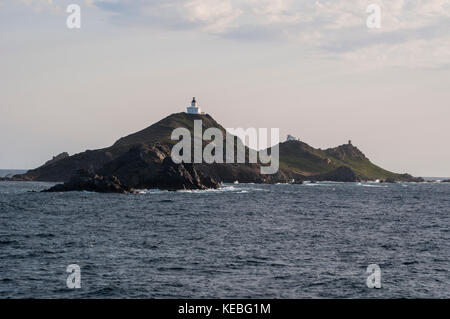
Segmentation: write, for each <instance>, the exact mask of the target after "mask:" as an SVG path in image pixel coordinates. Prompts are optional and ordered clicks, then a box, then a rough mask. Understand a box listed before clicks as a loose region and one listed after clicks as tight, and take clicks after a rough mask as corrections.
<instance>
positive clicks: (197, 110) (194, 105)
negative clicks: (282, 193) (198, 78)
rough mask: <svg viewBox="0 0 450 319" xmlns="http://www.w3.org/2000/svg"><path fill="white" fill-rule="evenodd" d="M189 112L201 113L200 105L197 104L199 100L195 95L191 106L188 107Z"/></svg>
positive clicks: (187, 111)
mask: <svg viewBox="0 0 450 319" xmlns="http://www.w3.org/2000/svg"><path fill="white" fill-rule="evenodd" d="M186 113H187V114H201V113H202V112H201V110H200V107H199V106H198V104H197V101H196V100H195V97H193V98H192V102H191V106H188V107H187V110H186Z"/></svg>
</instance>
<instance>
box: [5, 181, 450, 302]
mask: <svg viewBox="0 0 450 319" xmlns="http://www.w3.org/2000/svg"><path fill="white" fill-rule="evenodd" d="M52 185H53V184H52V183H37V182H28V183H27V182H0V298H449V297H450V183H396V184H384V183H331V182H320V183H313V184H312V183H311V184H308V183H307V184H303V185H286V184H279V185H259V184H227V185H224V186H223V187H222V188H220V189H218V190H206V191H178V192H168V191H160V190H141V191H139V194H135V195H117V194H98V193H90V192H69V193H40V192H39V191H41V190H44V189H46V188H49V187H50V186H52ZM69 265H72V266H70V267H69ZM73 265H75V266H73ZM370 265H377V266H375V268H373V267H374V266H370ZM369 266H370V267H369ZM74 267H75V268H74ZM377 267H379V268H377ZM368 269H369V272H368ZM373 269H378V270H377V274H376V275H377V280H379V283H380V288H373V284H372V285H370V284H369V285H368V281H369V283H370V282H372V283H373V281H371V280H372V279H373V278H374V277H373V276H374V274H372V271H373ZM78 270H79V271H78ZM74 276H75V277H74ZM369 277H370V278H372V279H370V278H369ZM74 278H75V279H74ZM368 278H369V279H370V280H368ZM74 282H78V283H79V287H80V288H74V286H73V283H74Z"/></svg>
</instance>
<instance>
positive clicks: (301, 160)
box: [14, 113, 415, 189]
mask: <svg viewBox="0 0 450 319" xmlns="http://www.w3.org/2000/svg"><path fill="white" fill-rule="evenodd" d="M194 120H202V124H203V128H202V129H203V131H204V130H206V129H208V128H212V127H214V128H218V129H220V130H221V131H222V133H223V136H224V138H225V136H226V131H225V129H224V128H223V127H222V126H221V125H220V124H219V123H217V122H216V121H215V120H214V119H213V118H212V117H211V116H209V115H196V114H186V113H176V114H172V115H170V116H168V117H166V118H164V119H162V120H161V121H159V122H157V123H155V124H153V125H151V126H149V127H147V128H145V129H143V130H141V131H139V132H136V133H133V134H130V135H128V136H126V137H123V138H120V139H119V140H117V141H116V142H115V143H114V144H113V145H112V146H110V147H107V148H104V149H99V150H93V151H85V152H83V153H79V154H76V155H73V156H66V154H64V153H63V155H61V156H58V157H55V158H54V159H53V160H51V161H49V162H47V163H46V164H45V165H43V166H41V167H39V168H36V169H33V170H30V171H28V172H27V173H25V174H21V175H16V176H14V179H15V180H28V181H51V182H67V181H69V180H70V178H71V177H72V176H73V175H74V173H75V172H77V171H79V170H80V169H85V170H89V171H91V172H95V173H97V174H99V175H100V176H115V177H117V178H118V179H119V180H120V182H121V183H122V184H124V185H126V186H127V187H130V188H166V189H177V187H178V188H188V189H193V188H194V189H195V188H203V187H216V186H217V182H233V181H235V180H239V181H240V182H253V183H275V182H290V181H291V180H292V179H295V180H314V179H317V180H320V179H323V178H326V177H327V176H328V177H329V178H331V177H332V178H334V179H336V180H339V176H344V177H345V178H343V179H345V180H348V179H352V177H353V174H354V177H356V179H359V180H374V179H381V180H395V181H413V180H415V179H414V178H413V177H412V176H410V175H406V174H404V175H400V174H395V173H392V172H389V171H387V170H384V169H382V168H380V167H378V166H376V165H374V164H373V163H371V162H370V160H369V159H367V158H366V156H365V155H364V154H363V153H362V152H361V151H360V150H359V149H358V148H356V147H355V146H353V145H351V144H346V145H341V146H339V147H336V148H331V149H327V150H320V149H315V148H313V147H311V146H309V145H308V144H306V143H303V142H300V141H288V142H284V143H280V144H279V147H280V148H279V150H280V170H279V172H278V173H277V174H274V175H261V173H260V165H259V164H217V163H215V164H205V163H202V164H193V165H192V164H181V165H178V166H177V165H175V166H173V165H169V164H170V163H169V160H170V162H172V161H171V159H170V152H171V149H172V147H173V145H174V144H176V143H177V141H173V140H171V134H172V132H173V130H174V129H176V128H179V127H184V128H187V129H188V130H189V131H190V132H191V134H193V131H194ZM235 139H236V142H237V143H242V142H241V141H240V140H239V139H238V138H235ZM206 144H208V142H204V143H203V146H205V145H206ZM224 145H225V143H224ZM224 154H225V152H224ZM172 163H173V162H172ZM246 163H248V148H246ZM341 167H345V168H346V169H339V168H341ZM338 169H339V170H338ZM349 170H350V171H351V172H352V173H350V172H349ZM340 174H343V175H340Z"/></svg>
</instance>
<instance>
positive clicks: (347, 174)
mask: <svg viewBox="0 0 450 319" xmlns="http://www.w3.org/2000/svg"><path fill="white" fill-rule="evenodd" d="M310 178H311V180H313V181H330V182H357V181H358V176H357V175H356V173H355V172H354V171H353V170H352V169H351V168H350V167H347V166H341V167H338V168H337V169H335V170H334V171H331V172H329V173H325V174H319V175H314V176H311V177H310Z"/></svg>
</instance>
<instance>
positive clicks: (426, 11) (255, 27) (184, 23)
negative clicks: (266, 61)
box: [17, 0, 450, 67]
mask: <svg viewBox="0 0 450 319" xmlns="http://www.w3.org/2000/svg"><path fill="white" fill-rule="evenodd" d="M17 1H20V2H22V3H26V4H28V5H32V6H34V7H37V8H42V7H44V6H50V7H51V6H55V5H56V4H55V2H56V1H51V0H17ZM86 3H89V4H91V5H92V6H95V7H97V8H99V9H100V11H103V12H104V13H106V14H108V15H111V16H112V19H111V21H112V22H113V23H115V24H119V25H123V26H142V27H151V28H159V29H169V30H180V31H185V30H194V31H198V32H203V33H207V34H211V35H214V36H219V37H224V38H228V39H234V40H239V41H241V40H245V41H272V40H274V39H276V40H278V41H287V42H294V43H297V44H298V45H300V46H303V47H305V48H307V49H308V52H315V54H316V55H317V56H320V57H330V58H343V59H355V60H357V61H363V60H364V59H367V61H368V62H370V61H372V60H374V59H378V58H379V56H384V57H385V61H386V63H389V62H392V61H395V63H393V64H398V65H401V66H402V65H403V66H411V67H416V66H422V65H430V64H434V65H440V64H442V65H444V64H445V65H446V64H450V56H448V55H447V54H446V53H447V50H446V48H445V47H443V46H444V45H448V42H449V41H450V0H389V1H387V0H383V1H382V0H315V1H313V0H86ZM371 3H378V4H379V5H380V6H381V21H382V22H381V23H382V27H381V28H380V29H376V30H369V29H368V28H367V26H366V19H367V17H368V13H366V9H367V7H368V5H369V4H371ZM447 47H448V46H447ZM411 52H414V53H415V54H416V57H415V58H410V57H411ZM389 54H392V59H391V58H390V57H391V56H390V55H389ZM401 56H404V57H408V58H407V59H404V60H403V61H405V62H402V59H401V58H399V57H401ZM424 61H427V62H426V63H425V62H424Z"/></svg>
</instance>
